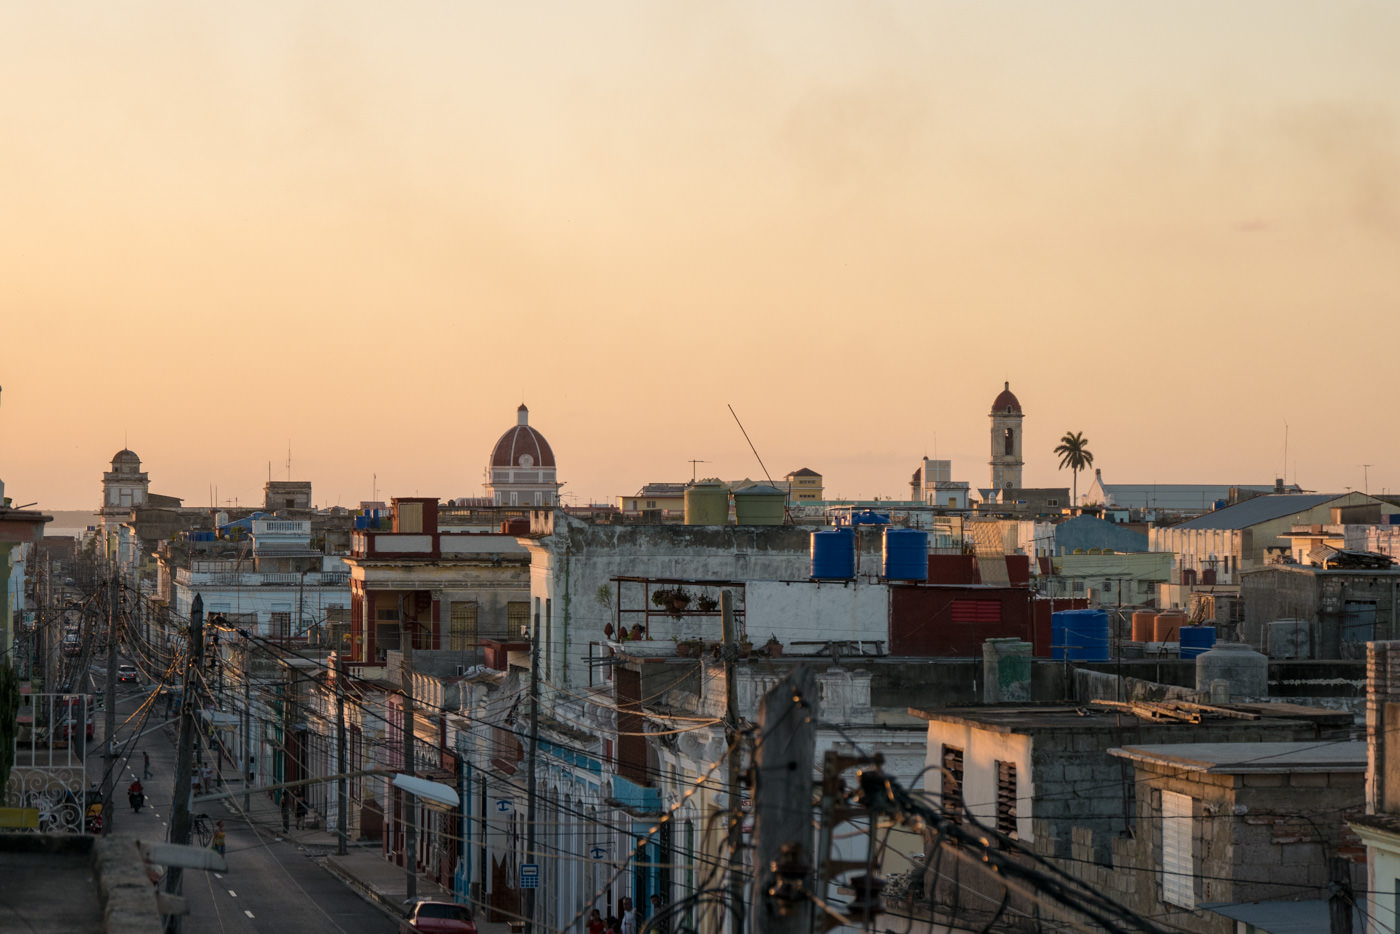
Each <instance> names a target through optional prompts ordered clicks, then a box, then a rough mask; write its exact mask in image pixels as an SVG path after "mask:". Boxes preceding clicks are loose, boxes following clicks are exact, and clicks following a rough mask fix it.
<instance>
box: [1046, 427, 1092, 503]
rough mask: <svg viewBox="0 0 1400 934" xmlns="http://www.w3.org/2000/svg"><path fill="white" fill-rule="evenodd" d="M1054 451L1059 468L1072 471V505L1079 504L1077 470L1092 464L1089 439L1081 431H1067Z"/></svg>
mask: <svg viewBox="0 0 1400 934" xmlns="http://www.w3.org/2000/svg"><path fill="white" fill-rule="evenodd" d="M1055 453H1056V454H1058V455H1060V469H1061V470H1064V469H1065V468H1066V467H1068V468H1069V469H1070V470H1073V471H1074V499H1073V501H1072V505H1075V506H1078V505H1079V471H1081V470H1084V469H1086V468H1088V467H1092V466H1094V455H1093V454H1092V453H1091V452H1090V451H1089V439H1088V438H1086V437H1084V433H1083V432H1081V431H1067V432H1065V436H1064V437H1063V438H1061V439H1060V443H1059V445H1058V446H1057V447H1056V448H1055Z"/></svg>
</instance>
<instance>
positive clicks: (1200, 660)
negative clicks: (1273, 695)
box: [1196, 642, 1269, 698]
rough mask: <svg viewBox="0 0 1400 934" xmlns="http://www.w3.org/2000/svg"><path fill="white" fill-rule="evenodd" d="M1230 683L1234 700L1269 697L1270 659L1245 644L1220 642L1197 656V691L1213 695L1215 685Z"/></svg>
mask: <svg viewBox="0 0 1400 934" xmlns="http://www.w3.org/2000/svg"><path fill="white" fill-rule="evenodd" d="M1213 681H1226V682H1229V685H1230V696H1231V697H1250V698H1263V697H1268V696H1269V659H1268V658H1266V657H1265V656H1263V655H1261V654H1259V653H1258V652H1256V651H1254V650H1253V649H1252V648H1250V647H1249V646H1248V645H1245V644H1244V643H1243V642H1217V643H1215V648H1213V649H1211V650H1210V651H1209V652H1206V653H1204V654H1202V655H1197V656H1196V690H1198V691H1202V692H1205V691H1209V690H1210V689H1211V682H1213Z"/></svg>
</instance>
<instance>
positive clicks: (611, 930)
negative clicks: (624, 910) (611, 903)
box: [603, 915, 617, 934]
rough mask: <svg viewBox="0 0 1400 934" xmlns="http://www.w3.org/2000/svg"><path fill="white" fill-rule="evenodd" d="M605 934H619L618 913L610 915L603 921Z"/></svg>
mask: <svg viewBox="0 0 1400 934" xmlns="http://www.w3.org/2000/svg"><path fill="white" fill-rule="evenodd" d="M603 934H617V915H608V920H606V921H604V922H603Z"/></svg>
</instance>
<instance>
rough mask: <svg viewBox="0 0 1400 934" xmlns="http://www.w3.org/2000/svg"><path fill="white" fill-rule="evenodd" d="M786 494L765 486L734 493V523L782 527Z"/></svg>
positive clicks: (785, 509)
mask: <svg viewBox="0 0 1400 934" xmlns="http://www.w3.org/2000/svg"><path fill="white" fill-rule="evenodd" d="M786 515H787V493H785V492H783V491H782V490H779V489H777V488H776V487H771V486H768V485H766V484H759V485H757V486H751V487H748V488H746V489H743V490H735V491H734V521H735V522H736V523H738V524H739V525H782V524H783V519H784V518H785V517H786Z"/></svg>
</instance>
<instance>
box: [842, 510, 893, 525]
mask: <svg viewBox="0 0 1400 934" xmlns="http://www.w3.org/2000/svg"><path fill="white" fill-rule="evenodd" d="M889 524H890V517H889V516H888V515H886V514H885V513H882V512H876V511H874V510H873V509H862V510H861V511H860V512H853V513H851V525H889Z"/></svg>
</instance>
